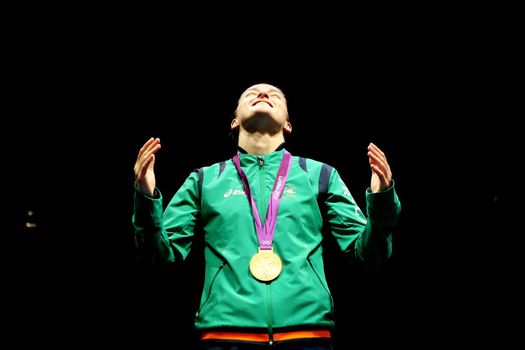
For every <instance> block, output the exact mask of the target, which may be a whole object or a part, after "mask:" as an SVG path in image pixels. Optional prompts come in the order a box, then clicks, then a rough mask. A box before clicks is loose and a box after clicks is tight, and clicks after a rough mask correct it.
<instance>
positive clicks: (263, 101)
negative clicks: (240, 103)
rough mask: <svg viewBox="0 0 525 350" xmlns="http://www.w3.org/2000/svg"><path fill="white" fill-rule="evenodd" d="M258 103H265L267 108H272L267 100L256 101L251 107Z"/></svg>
mask: <svg viewBox="0 0 525 350" xmlns="http://www.w3.org/2000/svg"><path fill="white" fill-rule="evenodd" d="M259 103H266V104H267V105H268V106H270V107H272V108H273V105H272V103H271V102H270V101H267V100H256V101H255V102H254V103H252V107H253V106H255V105H256V104H259Z"/></svg>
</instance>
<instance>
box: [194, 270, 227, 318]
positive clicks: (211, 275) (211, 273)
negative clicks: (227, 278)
mask: <svg viewBox="0 0 525 350" xmlns="http://www.w3.org/2000/svg"><path fill="white" fill-rule="evenodd" d="M224 265H226V263H224V262H223V263H222V264H221V265H219V266H217V267H210V268H209V269H208V271H207V273H206V281H205V283H204V289H203V292H202V297H201V303H200V307H199V311H197V315H199V314H200V313H201V312H202V309H204V307H205V306H206V304H207V303H208V301H209V300H210V296H211V293H212V290H213V285H214V284H215V280H216V279H217V276H218V275H219V273H220V272H221V271H222V269H223V267H224Z"/></svg>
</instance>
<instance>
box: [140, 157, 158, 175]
mask: <svg viewBox="0 0 525 350" xmlns="http://www.w3.org/2000/svg"><path fill="white" fill-rule="evenodd" d="M154 164H155V154H151V155H150V156H149V157H148V158H147V159H146V160H145V161H144V165H143V167H142V168H141V172H140V175H141V177H142V178H143V177H145V176H146V172H147V171H148V168H149V166H150V165H151V166H153V165H154Z"/></svg>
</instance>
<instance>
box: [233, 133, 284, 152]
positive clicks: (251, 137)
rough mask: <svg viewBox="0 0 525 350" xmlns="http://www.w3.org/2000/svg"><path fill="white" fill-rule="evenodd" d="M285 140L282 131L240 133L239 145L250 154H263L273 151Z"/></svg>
mask: <svg viewBox="0 0 525 350" xmlns="http://www.w3.org/2000/svg"><path fill="white" fill-rule="evenodd" d="M283 142H284V136H283V134H282V133H278V134H275V135H270V134H267V133H264V134H261V133H257V132H256V133H244V132H241V133H239V147H241V148H242V149H244V150H245V151H246V152H248V153H249V154H254V155H257V156H262V155H264V154H267V153H271V152H273V151H275V150H276V149H277V147H279V145H281V144H282V143H283Z"/></svg>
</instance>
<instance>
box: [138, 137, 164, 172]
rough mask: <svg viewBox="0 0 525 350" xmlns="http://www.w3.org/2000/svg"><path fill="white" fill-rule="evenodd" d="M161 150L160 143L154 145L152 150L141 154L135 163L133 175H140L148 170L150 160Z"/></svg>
mask: <svg viewBox="0 0 525 350" xmlns="http://www.w3.org/2000/svg"><path fill="white" fill-rule="evenodd" d="M160 148H161V145H160V143H157V144H154V146H153V148H151V149H148V150H147V151H145V153H143V154H142V155H141V156H140V157H139V159H138V160H137V162H136V163H135V174H142V173H143V172H145V171H146V170H147V169H148V166H149V164H150V158H151V156H152V155H154V154H155V153H156V152H157V151H158V150H159V149H160Z"/></svg>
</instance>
